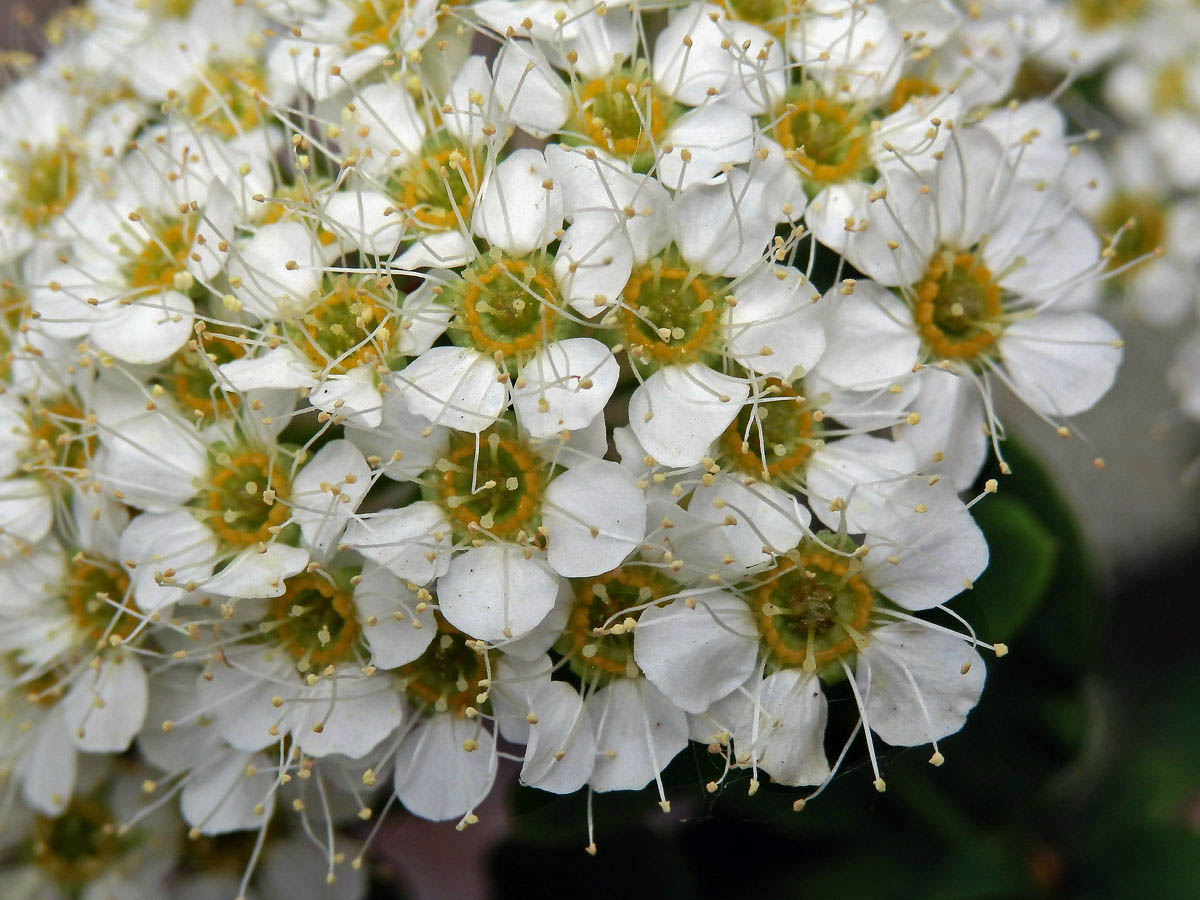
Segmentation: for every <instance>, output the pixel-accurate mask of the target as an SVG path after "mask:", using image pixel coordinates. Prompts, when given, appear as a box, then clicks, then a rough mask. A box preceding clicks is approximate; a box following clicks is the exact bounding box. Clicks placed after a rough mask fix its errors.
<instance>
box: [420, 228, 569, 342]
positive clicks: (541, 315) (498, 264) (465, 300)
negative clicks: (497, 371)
mask: <svg viewBox="0 0 1200 900" xmlns="http://www.w3.org/2000/svg"><path fill="white" fill-rule="evenodd" d="M440 300H441V302H443V303H445V304H447V305H449V306H450V307H451V308H452V309H453V310H454V312H455V316H454V320H453V321H452V322H451V323H450V329H449V335H450V337H451V339H452V340H453V341H454V342H455V343H456V344H458V345H459V346H463V347H471V348H473V349H475V350H478V351H479V352H480V353H486V354H487V355H489V356H496V355H497V354H499V355H500V356H501V357H503V358H505V359H507V360H509V361H510V362H511V363H512V364H514V365H516V364H519V363H521V362H522V361H524V360H527V359H529V358H530V357H532V356H533V355H534V354H536V353H537V352H538V351H539V350H541V349H542V347H544V346H545V345H546V343H547V342H549V341H550V340H551V339H552V338H553V337H554V336H555V334H556V333H557V331H558V330H559V329H558V325H559V324H560V322H559V316H558V312H557V308H558V307H559V306H560V305H561V300H560V299H559V297H558V291H557V288H556V287H555V281H554V274H553V272H551V271H550V269H549V267H548V266H547V265H546V264H545V263H544V262H542V261H540V260H535V259H517V258H512V257H508V256H504V255H502V254H499V253H495V252H493V253H491V254H488V255H487V256H484V257H480V258H479V259H477V260H476V261H475V262H473V263H472V264H471V265H470V266H468V267H467V268H466V269H465V270H464V271H463V274H462V279H461V280H460V281H457V282H455V283H454V284H453V285H450V286H449V287H447V288H446V289H445V290H444V291H442V293H441V294H440Z"/></svg>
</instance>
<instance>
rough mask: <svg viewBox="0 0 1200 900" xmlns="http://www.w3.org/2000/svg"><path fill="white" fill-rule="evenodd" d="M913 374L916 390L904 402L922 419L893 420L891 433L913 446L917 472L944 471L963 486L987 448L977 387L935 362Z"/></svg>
mask: <svg viewBox="0 0 1200 900" xmlns="http://www.w3.org/2000/svg"><path fill="white" fill-rule="evenodd" d="M916 379H917V382H918V390H917V394H916V397H915V398H914V399H913V400H912V401H911V402H910V403H909V404H908V408H909V409H911V410H912V411H913V412H915V413H916V414H917V415H919V416H920V417H921V420H920V421H919V422H918V423H917V424H916V425H899V426H897V428H896V439H897V440H899V441H900V442H902V443H905V444H907V445H908V446H909V447H911V448H912V449H913V452H914V453H915V454H916V462H917V466H918V468H919V470H920V471H921V472H925V473H928V474H930V475H945V476H947V477H948V478H949V479H950V480H951V482H953V484H954V487H955V488H956V489H957V490H960V491H965V490H967V489H968V488H969V487H970V486H971V485H972V484H973V483H974V481H975V477H976V476H977V475H978V474H979V470H980V469H982V468H983V464H984V461H985V460H986V459H987V453H988V437H987V432H986V431H985V428H986V427H987V417H986V416H985V415H984V408H983V397H982V396H981V394H980V391H979V387H978V386H977V385H976V384H975V383H974V382H973V381H972V380H971V379H969V378H965V377H963V376H962V375H959V374H956V373H954V372H946V371H943V370H941V369H938V368H937V367H936V366H929V367H927V368H925V369H922V370H921V371H920V372H919V373H918V374H917V376H916Z"/></svg>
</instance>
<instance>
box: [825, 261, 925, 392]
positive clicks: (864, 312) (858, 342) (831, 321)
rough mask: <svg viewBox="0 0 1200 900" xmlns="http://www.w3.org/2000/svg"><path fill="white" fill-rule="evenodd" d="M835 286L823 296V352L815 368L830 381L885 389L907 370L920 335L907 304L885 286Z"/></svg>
mask: <svg viewBox="0 0 1200 900" xmlns="http://www.w3.org/2000/svg"><path fill="white" fill-rule="evenodd" d="M841 290H842V289H841V288H840V287H834V288H832V289H830V291H829V292H828V293H826V295H825V302H827V303H828V304H829V306H828V308H827V309H828V319H827V320H826V323H825V341H826V347H825V353H824V355H823V356H822V357H821V359H820V361H819V362H818V363H817V367H816V371H817V372H818V373H819V374H820V375H821V377H822V378H827V379H829V380H830V381H832V382H833V383H834V384H835V385H837V386H839V387H844V388H854V389H857V390H867V389H870V388H877V387H886V386H888V385H890V384H891V383H893V382H896V381H899V380H901V379H903V378H905V377H906V376H908V375H911V374H912V367H913V366H914V365H915V364H916V363H917V360H918V355H919V353H920V350H921V338H920V337H919V336H918V335H917V330H916V324H915V323H914V322H913V317H912V313H911V312H910V311H909V308H908V306H907V305H906V304H905V303H904V301H903V300H901V299H900V298H899V297H897V296H896V295H895V294H893V293H892V292H891V291H889V290H888V289H887V288H885V287H883V286H881V285H878V284H876V283H875V282H873V281H859V282H858V283H857V284H855V285H854V289H853V292H852V293H850V294H843V293H842V292H841Z"/></svg>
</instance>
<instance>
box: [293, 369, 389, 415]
mask: <svg viewBox="0 0 1200 900" xmlns="http://www.w3.org/2000/svg"><path fill="white" fill-rule="evenodd" d="M308 402H309V403H311V404H312V405H313V406H315V407H316V408H317V409H323V410H325V412H327V413H329V414H330V415H340V416H345V417H346V418H347V419H348V420H350V421H353V422H357V423H359V424H362V425H365V426H367V427H368V428H375V427H376V426H378V425H379V424H380V423H381V422H382V421H383V396H382V395H381V394H380V393H379V388H378V387H377V386H376V384H375V373H374V372H373V371H372V370H371V367H370V366H357V367H356V368H353V369H351V370H350V371H349V372H347V373H345V374H344V375H330V376H328V377H327V378H326V379H325V381H324V382H322V384H321V386H320V387H319V388H317V389H316V390H314V391H312V392H311V393H310V394H309V395H308Z"/></svg>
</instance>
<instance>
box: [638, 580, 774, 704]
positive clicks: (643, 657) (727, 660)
mask: <svg viewBox="0 0 1200 900" xmlns="http://www.w3.org/2000/svg"><path fill="white" fill-rule="evenodd" d="M692 599H693V600H694V604H693V605H692V606H691V607H689V606H688V603H687V598H683V597H681V598H680V599H678V600H672V601H671V602H670V603H668V604H667V605H666V606H651V607H650V608H649V609H647V610H646V611H645V612H643V613H642V615H641V617H640V619H639V620H638V624H637V630H636V631H635V632H634V645H633V654H634V655H633V658H634V660H635V661H636V662H637V664H638V666H640V667H641V669H642V671H643V672H644V673H645V674H646V677H647V678H649V679H650V681H651V682H653V684H654V686H655V687H657V688H658V689H659V690H660V691H662V692H663V694H665V695H666V696H667V697H668V698H670V700H671V701H672V702H673V703H674V704H675V705H676V706H678V707H680V708H681V709H682V710H684V711H685V712H690V713H699V712H703V711H704V710H706V709H708V707H709V706H710V705H712V704H713V703H714V702H716V701H717V700H720V699H721V698H722V697H724V696H726V695H727V694H728V693H729V692H730V691H732V690H733V689H734V688H736V687H737V686H738V685H740V684H742V682H744V681H745V680H746V679H747V678H749V677H750V673H751V672H753V671H754V663H755V660H756V659H757V657H758V640H757V634H758V632H757V630H756V628H755V624H754V616H753V614H752V613H751V612H750V608H749V607H748V606H747V605H746V604H745V603H744V602H743V601H742V600H740V599H739V598H737V597H734V596H732V595H730V594H726V593H724V592H721V591H715V592H708V591H698V592H696V594H695V595H694V596H693V597H692Z"/></svg>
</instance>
